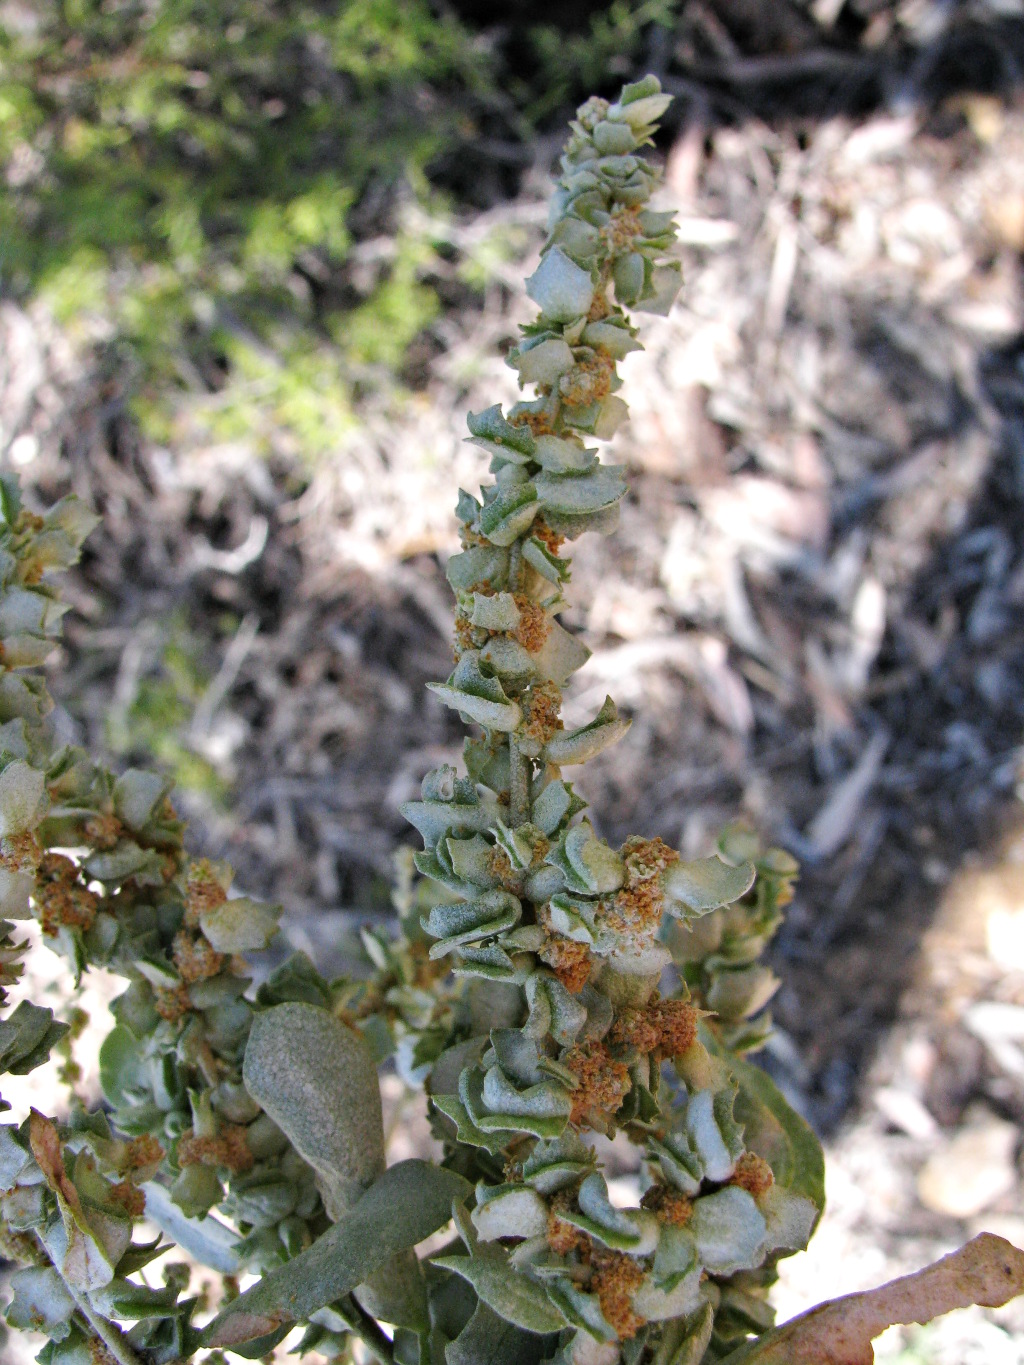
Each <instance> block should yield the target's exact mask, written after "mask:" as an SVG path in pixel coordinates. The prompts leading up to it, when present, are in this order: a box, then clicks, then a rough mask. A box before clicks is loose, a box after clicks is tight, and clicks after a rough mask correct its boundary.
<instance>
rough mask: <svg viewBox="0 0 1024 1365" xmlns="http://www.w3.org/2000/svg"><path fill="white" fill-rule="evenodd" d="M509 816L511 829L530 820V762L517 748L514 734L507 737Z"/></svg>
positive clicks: (517, 744) (517, 743)
mask: <svg viewBox="0 0 1024 1365" xmlns="http://www.w3.org/2000/svg"><path fill="white" fill-rule="evenodd" d="M508 761H509V773H510V781H509V816H510V822H511V825H512V828H513V829H515V828H516V827H517V826H519V825H525V824H526V822H527V820H528V819H529V818H530V760H529V759H528V758H527V757H526V755H525V754H524V753H523V752H522V750H521V749H520V747H519V741H518V739H517V738H516V736H515V734H511V735H509V737H508Z"/></svg>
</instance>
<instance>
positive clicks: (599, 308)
mask: <svg viewBox="0 0 1024 1365" xmlns="http://www.w3.org/2000/svg"><path fill="white" fill-rule="evenodd" d="M606 287H607V279H603V280H602V283H601V286H600V287H599V288H597V289H595V290H594V302H593V303H592V304H591V305H590V310H589V312H588V313H587V321H588V322H600V321H601V319H602V318H606V317H607V316H608V314H609V313H610V312H611V311H612V306H611V304H610V303H609V302H608V296H607V294H605V292H604V290H605V288H606Z"/></svg>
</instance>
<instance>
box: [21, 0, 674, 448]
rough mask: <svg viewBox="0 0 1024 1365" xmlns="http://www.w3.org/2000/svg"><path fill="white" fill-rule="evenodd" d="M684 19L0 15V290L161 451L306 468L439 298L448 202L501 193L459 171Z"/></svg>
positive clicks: (419, 11)
mask: <svg viewBox="0 0 1024 1365" xmlns="http://www.w3.org/2000/svg"><path fill="white" fill-rule="evenodd" d="M681 4H682V0H647V3H644V4H640V5H634V4H627V3H625V2H624V0H615V3H612V4H611V5H608V4H607V3H605V4H595V5H593V6H587V7H583V8H581V10H580V14H579V15H578V16H577V18H576V23H575V28H574V29H573V30H572V31H570V32H566V31H565V29H564V28H560V27H557V26H555V25H554V24H553V23H551V22H548V14H547V12H546V10H545V8H544V7H543V6H541V5H538V6H536V7H535V12H534V15H533V19H532V20H531V18H530V16H529V15H525V17H524V16H523V15H520V16H519V17H518V18H516V17H512V18H511V19H510V17H509V16H508V15H503V14H502V13H499V12H497V11H495V12H494V13H493V14H490V13H488V14H487V15H486V16H485V17H481V15H480V14H476V16H475V21H474V22H475V27H474V26H473V25H472V24H471V23H470V22H469V21H465V22H464V21H463V20H461V19H460V18H459V17H458V15H457V10H458V6H454V7H450V6H448V5H447V4H439V3H433V2H432V0H3V3H0V160H2V162H3V164H4V166H5V167H6V182H7V183H6V193H5V194H4V195H3V196H2V197H0V290H2V291H3V292H4V293H6V294H8V295H12V294H13V295H14V296H15V297H18V298H23V299H24V298H29V297H32V296H39V297H41V298H43V299H44V300H45V301H46V302H47V303H48V304H49V306H50V307H51V308H52V309H53V310H54V312H55V314H56V316H57V317H58V319H59V320H60V321H61V322H62V324H63V325H64V326H65V328H66V329H67V330H68V332H69V333H70V334H71V335H72V336H74V337H77V338H78V339H79V340H81V341H84V342H86V343H99V344H104V345H106V344H109V345H115V346H116V348H117V349H116V357H117V359H116V367H117V369H118V372H119V376H120V378H121V381H122V384H121V387H124V386H125V385H124V381H125V380H126V381H127V385H126V386H127V388H128V389H129V390H130V392H131V401H132V403H133V406H134V410H135V413H136V415H137V417H138V418H139V420H140V421H141V423H142V425H143V427H144V429H145V430H146V432H147V434H148V435H149V436H150V437H151V438H152V439H155V440H158V441H160V442H162V443H165V444H168V445H171V446H172V447H175V446H177V447H181V446H186V445H197V444H198V445H201V444H206V443H209V442H215V441H234V440H239V439H243V438H244V439H245V440H246V441H248V442H249V443H250V444H251V445H253V446H254V447H255V448H256V449H258V450H262V451H264V452H268V451H271V450H276V451H283V452H284V453H286V454H288V455H291V456H301V457H303V458H307V459H312V460H315V459H317V458H318V457H320V456H323V455H324V454H326V453H328V452H329V451H330V450H331V449H332V448H334V446H335V445H336V441H337V437H338V434H339V432H341V431H343V430H344V429H345V427H346V426H347V425H349V424H350V423H351V422H352V421H353V420H354V410H355V409H356V408H357V407H358V402H359V397H360V395H361V393H363V392H365V391H366V390H368V389H369V390H376V389H380V388H381V387H384V388H386V389H387V390H389V392H391V393H392V394H393V395H394V396H395V397H396V398H397V397H399V396H400V393H401V385H402V375H403V368H404V367H405V366H406V365H407V361H408V359H409V348H410V345H411V343H413V342H414V341H415V340H416V339H417V338H418V337H419V336H420V335H421V334H422V333H423V331H424V329H425V328H427V327H429V325H430V323H431V322H432V321H433V320H434V318H435V317H436V316H437V315H438V313H439V312H440V311H441V309H442V308H443V307H445V306H451V304H452V297H451V293H450V287H449V292H448V294H447V295H446V293H445V288H444V286H443V285H440V284H439V281H440V279H441V278H442V277H443V276H444V275H445V271H444V269H440V270H439V269H438V265H439V262H440V260H441V256H442V255H443V256H444V259H445V260H446V261H450V259H451V257H452V254H453V253H452V249H451V246H450V243H448V242H447V241H446V240H445V237H446V224H447V223H449V222H450V221H451V213H452V210H453V208H454V207H455V205H456V201H457V200H458V198H459V197H461V196H462V195H463V194H464V195H465V196H466V197H467V198H468V199H470V200H472V201H473V202H474V204H478V203H479V201H480V200H481V198H482V199H484V201H485V202H493V200H494V198H495V197H496V196H497V195H498V194H500V193H501V191H502V189H505V190H507V189H508V188H511V187H512V186H511V184H506V183H505V182H501V181H500V180H495V181H493V182H492V181H489V180H487V177H486V176H483V177H481V176H479V175H478V174H477V171H476V169H474V168H475V167H476V168H479V167H485V168H489V171H488V173H489V174H492V175H493V160H492V155H491V153H492V147H493V139H495V138H497V139H498V140H499V141H503V142H504V144H505V145H506V146H513V147H514V146H515V145H517V144H518V145H521V146H522V145H525V144H528V143H529V141H530V140H531V138H532V137H533V135H534V133H535V131H536V129H537V127H538V125H539V124H541V123H543V122H544V121H546V120H548V119H551V118H554V119H557V121H558V122H559V123H560V122H561V120H562V118H563V116H564V114H565V111H566V108H567V107H568V106H570V105H571V104H572V103H575V102H576V101H577V100H578V99H579V98H580V97H581V95H582V94H583V93H586V92H587V91H589V90H590V89H599V88H601V87H602V85H608V84H609V83H610V84H616V83H617V82H618V81H619V80H621V78H622V76H623V75H624V74H628V71H629V70H630V69H631V67H632V65H634V64H635V63H637V62H640V63H642V62H643V61H644V60H645V52H644V48H645V41H646V39H645V35H646V34H648V33H649V32H650V31H651V26H652V25H659V24H660V25H662V26H669V27H670V26H671V24H672V23H673V22H674V16H675V15H677V13H678V12H679V11H680V9H681ZM469 8H470V10H472V6H470V7H469ZM477 8H479V7H477ZM520 8H521V9H522V7H520ZM527 8H529V7H527ZM517 13H518V12H517ZM489 139H491V141H488V140H489ZM526 160H528V156H527V157H526V158H520V160H519V161H518V163H517V161H516V158H515V157H514V156H513V157H512V159H511V161H510V162H509V165H513V166H514V165H516V164H520V165H521V164H525V162H526ZM439 168H440V173H439ZM514 173H515V172H513V174H514ZM484 181H486V184H485V183H483V182H484ZM424 210H425V211H424ZM368 248H373V249H370V250H368ZM489 251H490V255H491V256H493V255H494V254H495V251H494V250H490V248H488V247H487V246H486V244H485V245H484V247H483V248H482V250H481V253H480V260H479V262H477V263H474V262H473V261H469V262H466V261H462V262H460V265H459V268H458V271H457V274H456V277H455V278H456V282H457V283H461V286H462V287H463V288H469V289H474V288H480V287H482V285H483V284H484V283H485V282H486V277H487V273H488V265H487V259H488V252H489ZM497 254H498V256H501V255H502V254H504V253H503V252H502V251H501V250H498V252H497ZM448 278H449V279H451V272H450V270H449V271H448Z"/></svg>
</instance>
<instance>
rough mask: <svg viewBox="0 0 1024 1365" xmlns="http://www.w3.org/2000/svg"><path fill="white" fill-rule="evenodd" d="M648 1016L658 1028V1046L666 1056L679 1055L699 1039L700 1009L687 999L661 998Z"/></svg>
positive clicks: (652, 1006)
mask: <svg viewBox="0 0 1024 1365" xmlns="http://www.w3.org/2000/svg"><path fill="white" fill-rule="evenodd" d="M648 1018H649V1019H650V1021H651V1024H652V1025H653V1026H654V1027H655V1028H656V1029H657V1030H658V1047H659V1049H660V1050H661V1052H662V1053H663V1054H664V1055H665V1056H666V1057H678V1056H679V1055H680V1054H681V1053H683V1052H686V1051H688V1050H689V1048H690V1047H692V1045H693V1043H694V1042H695V1041H696V1039H697V1020H698V1019H699V1018H700V1010H698V1009H697V1008H696V1006H695V1005H688V1004H687V1003H686V1001H685V1000H659V1001H657V1002H656V1003H655V1004H653V1005H651V1006H650V1007H649V1009H648Z"/></svg>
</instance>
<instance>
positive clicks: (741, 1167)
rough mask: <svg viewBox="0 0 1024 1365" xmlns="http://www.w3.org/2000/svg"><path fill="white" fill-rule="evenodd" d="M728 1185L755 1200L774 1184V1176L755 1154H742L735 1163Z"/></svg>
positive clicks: (765, 1163)
mask: <svg viewBox="0 0 1024 1365" xmlns="http://www.w3.org/2000/svg"><path fill="white" fill-rule="evenodd" d="M729 1184H730V1185H738V1186H739V1187H740V1189H741V1190H746V1191H747V1193H748V1194H752V1195H753V1196H754V1198H755V1199H756V1198H757V1197H758V1196H759V1195H762V1194H766V1193H767V1192H768V1190H770V1189H771V1187H772V1186H773V1185H774V1184H775V1176H774V1175H773V1174H772V1168H771V1167H770V1166H769V1165H768V1163H767V1161H765V1159H764V1157H761V1156H758V1155H757V1153H756V1152H744V1153H743V1155H742V1156H741V1157H740V1159H739V1161H737V1163H736V1169H735V1170H734V1171H733V1173H732V1176H731V1178H730V1180H729Z"/></svg>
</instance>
